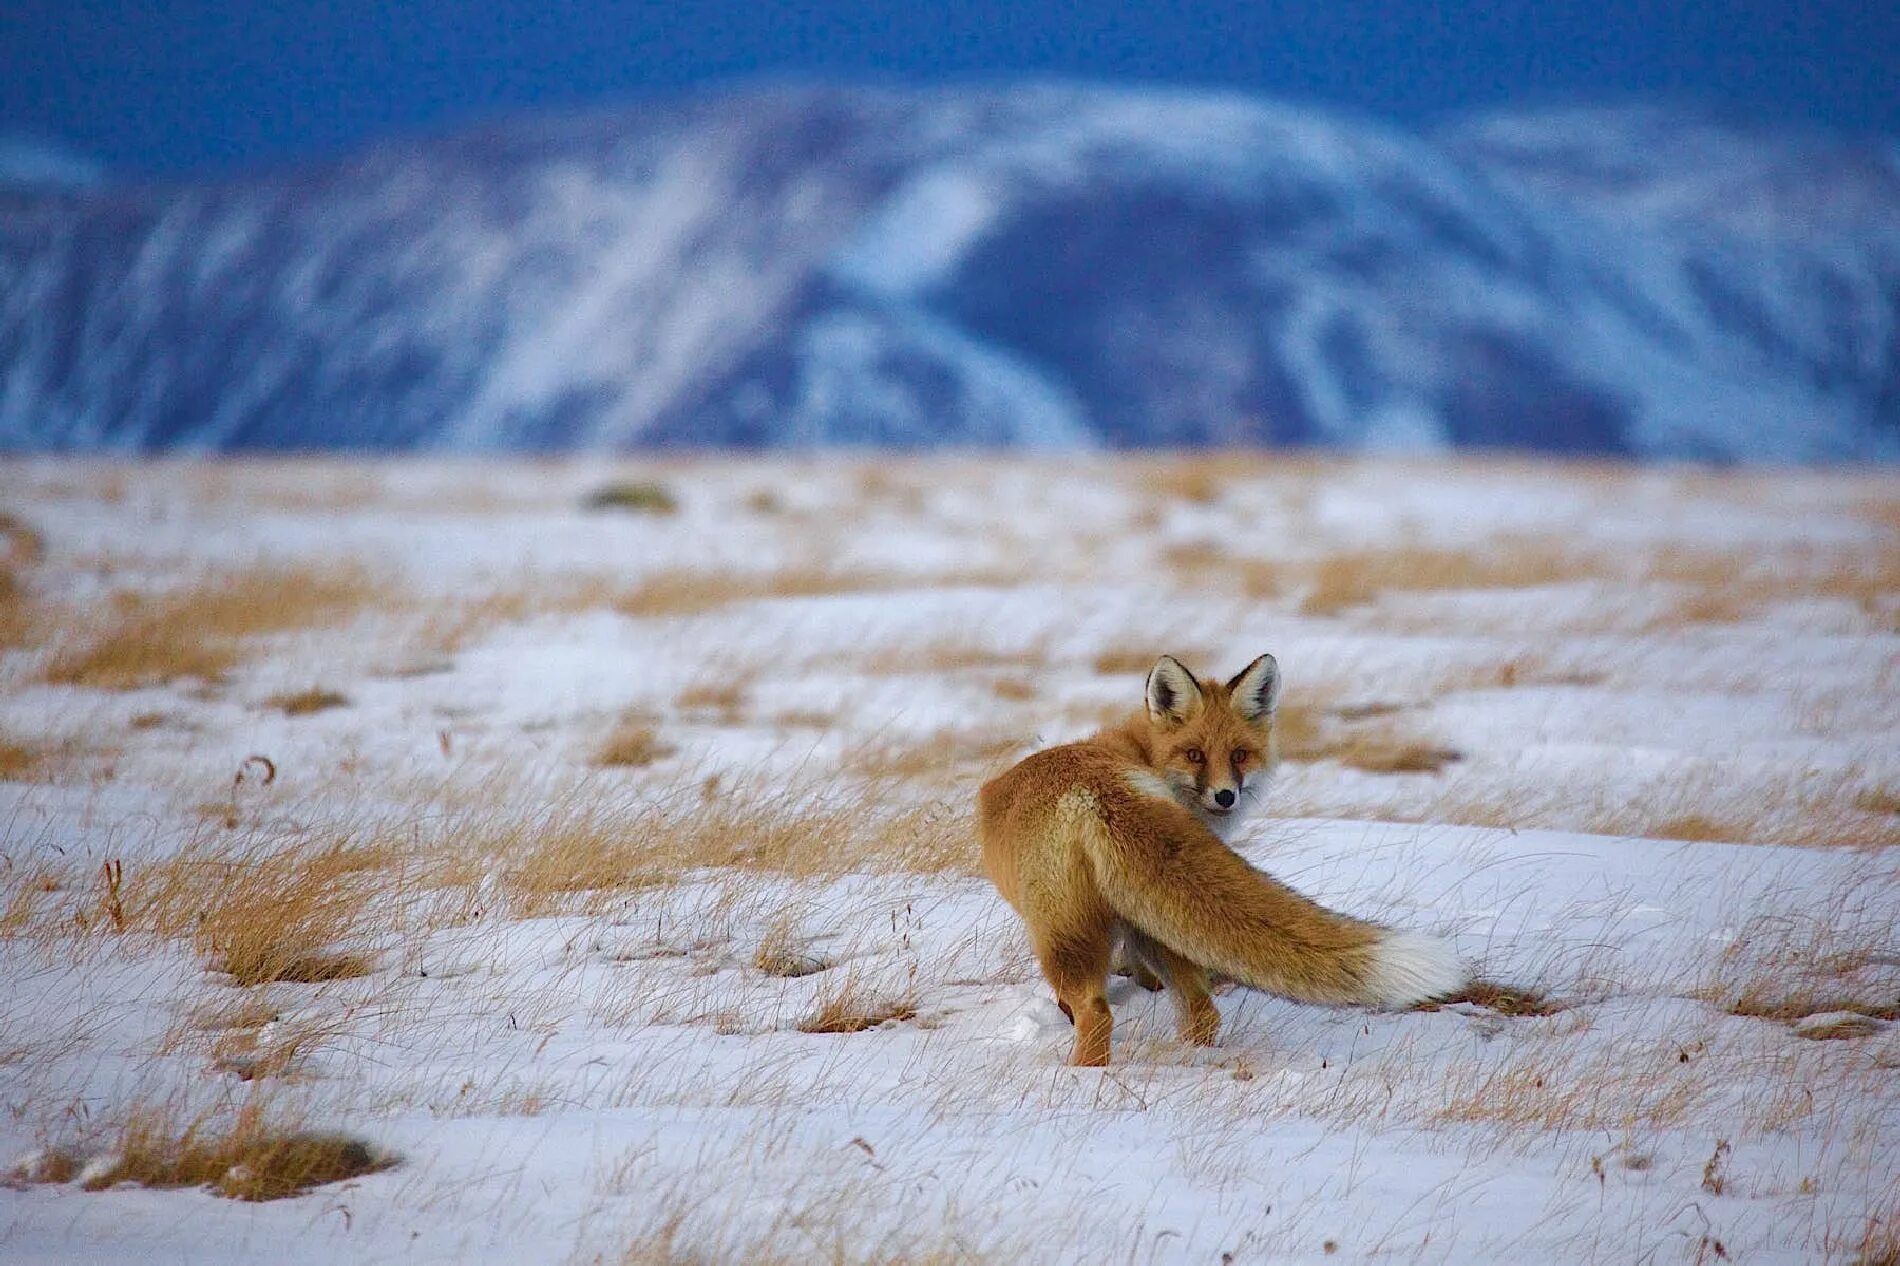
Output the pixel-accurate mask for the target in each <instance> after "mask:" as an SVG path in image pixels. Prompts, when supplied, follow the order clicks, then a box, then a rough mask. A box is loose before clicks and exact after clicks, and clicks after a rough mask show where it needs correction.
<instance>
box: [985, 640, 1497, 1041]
mask: <svg viewBox="0 0 1900 1266" xmlns="http://www.w3.org/2000/svg"><path fill="white" fill-rule="evenodd" d="M1279 693H1280V672H1279V666H1278V665H1277V664H1276V663H1275V661H1274V658H1273V656H1271V655H1262V656H1260V657H1259V658H1258V659H1256V660H1254V661H1253V663H1251V664H1249V665H1247V667H1246V668H1245V669H1243V670H1241V672H1240V673H1239V674H1237V675H1236V676H1235V677H1234V678H1233V679H1232V680H1231V681H1229V682H1227V683H1226V684H1225V685H1222V684H1220V683H1218V682H1207V683H1202V682H1201V681H1199V680H1198V679H1196V678H1195V676H1194V674H1192V673H1190V672H1189V671H1188V670H1187V669H1186V668H1185V667H1183V666H1182V665H1181V663H1180V662H1179V661H1178V660H1176V659H1174V658H1172V657H1171V656H1165V655H1164V656H1162V657H1161V659H1160V660H1159V661H1158V662H1157V663H1156V664H1155V666H1154V669H1153V670H1152V671H1151V672H1150V673H1149V674H1148V686H1147V706H1146V707H1145V709H1144V710H1143V712H1142V713H1141V714H1139V715H1137V716H1135V717H1133V718H1131V719H1130V720H1129V721H1128V722H1126V723H1125V724H1123V725H1120V726H1117V727H1113V728H1111V729H1108V730H1104V731H1102V732H1101V733H1099V734H1096V735H1094V736H1092V737H1091V738H1088V739H1085V740H1083V741H1082V742H1079V743H1068V744H1064V745H1062V746H1060V747H1052V748H1048V749H1046V750H1044V751H1041V752H1037V753H1035V754H1034V755H1032V756H1029V757H1026V758H1024V759H1023V760H1022V761H1021V762H1019V763H1018V764H1016V765H1015V766H1014V767H1013V768H1011V769H1009V770H1008V771H1006V772H1005V773H1003V774H1001V775H999V776H998V777H996V778H994V779H992V780H990V781H989V782H987V783H985V784H984V785H983V788H982V790H981V791H980V792H979V793H978V796H977V810H978V830H979V833H980V835H981V837H982V844H983V867H984V870H985V871H986V872H988V874H989V877H990V879H991V881H992V882H994V883H995V884H996V887H997V889H998V891H1000V892H1001V893H1002V894H1003V898H1004V899H1005V900H1006V901H1008V902H1009V904H1010V905H1011V906H1013V907H1014V908H1015V910H1016V912H1017V913H1018V914H1020V915H1021V916H1022V919H1023V922H1024V924H1025V925H1026V926H1027V927H1028V930H1029V940H1030V944H1031V946H1032V947H1033V948H1034V950H1035V953H1036V959H1037V961H1038V962H1039V963H1040V964H1041V967H1042V972H1043V975H1044V976H1045V977H1046V978H1047V979H1048V981H1049V983H1050V985H1052V986H1053V987H1054V988H1055V992H1056V1001H1057V1003H1058V1005H1060V1006H1061V1007H1062V1009H1063V1011H1064V1012H1065V1013H1067V1014H1068V1016H1069V1018H1070V1019H1071V1020H1072V1021H1074V1023H1075V1046H1074V1050H1073V1052H1072V1053H1071V1056H1070V1060H1069V1062H1070V1063H1072V1064H1084V1065H1104V1064H1107V1063H1108V1053H1109V1035H1110V1032H1111V1030H1112V1028H1113V1024H1114V1021H1113V1017H1112V1016H1111V1015H1110V1012H1109V1007H1108V999H1107V992H1106V990H1107V982H1108V974H1109V969H1110V966H1111V964H1112V963H1113V961H1114V959H1115V955H1116V952H1117V949H1118V948H1119V949H1120V950H1121V951H1122V953H1123V954H1124V955H1126V956H1127V957H1129V958H1132V959H1133V960H1135V962H1136V963H1137V964H1139V965H1140V966H1141V967H1145V968H1146V969H1147V970H1148V971H1151V972H1153V973H1154V975H1155V976H1157V977H1159V979H1160V981H1162V982H1165V983H1166V985H1167V986H1169V987H1170V988H1172V989H1173V990H1174V995H1175V1007H1176V1013H1177V1016H1178V1019H1179V1024H1180V1030H1181V1036H1182V1037H1183V1038H1184V1039H1185V1040H1187V1041H1190V1042H1194V1043H1198V1044H1201V1045H1212V1044H1213V1042H1214V1039H1215V1037H1216V1036H1217V1034H1218V1033H1219V1029H1220V1012H1219V1011H1218V1010H1216V1009H1215V1007H1214V1003H1213V999H1212V998H1211V996H1210V995H1209V992H1208V985H1209V973H1210V972H1218V973H1220V974H1221V975H1224V976H1227V977H1230V978H1232V979H1233V980H1235V981H1238V982H1239V983H1241V984H1245V985H1251V986H1253V987H1254V988H1257V989H1265V990H1268V991H1270V992H1272V993H1277V994H1282V995H1284V996H1286V997H1289V998H1294V999H1298V1000H1300V1001H1303V1002H1320V1003H1363V1004H1368V1005H1374V1006H1407V1005H1410V1004H1412V1003H1415V1002H1422V1001H1425V1000H1426V999H1429V998H1435V997H1442V996H1444V995H1446V994H1449V993H1453V992H1455V991H1457V990H1458V989H1460V988H1461V987H1463V985H1464V984H1465V973H1464V969H1463V967H1462V965H1461V964H1460V963H1459V961H1458V957H1457V955H1456V953H1455V952H1454V951H1453V949H1452V948H1451V946H1450V945H1449V944H1448V943H1447V942H1445V941H1442V940H1440V939H1438V938H1436V937H1432V936H1427V935H1423V934H1419V933H1412V932H1400V931H1394V930H1391V929H1388V928H1384V927H1380V926H1379V925H1377V924H1373V923H1365V922H1362V921H1360V920H1358V919H1353V918H1349V917H1347V916H1346V915H1343V914H1336V913H1334V912H1333V911H1331V910H1328V909H1326V908H1325V907H1323V906H1321V905H1319V904H1317V903H1316V902H1313V901H1310V900H1308V899H1307V898H1306V897H1303V896H1301V895H1300V894H1299V893H1297V892H1295V891H1293V890H1292V889H1291V888H1288V887H1287V886H1286V885H1284V884H1282V883H1280V882H1279V881H1277V880H1275V879H1273V878H1272V877H1271V876H1269V875H1266V874H1264V873H1262V872H1260V871H1258V870H1255V869H1254V868H1253V867H1252V866H1250V865H1248V864H1247V862H1246V860H1245V859H1244V858H1242V857H1241V856H1240V854H1238V853H1236V852H1234V851H1233V850H1232V849H1230V848H1229V847H1227V845H1226V844H1225V843H1224V842H1222V840H1221V838H1220V837H1219V835H1218V834H1217V833H1216V829H1215V828H1216V827H1218V826H1221V825H1224V824H1226V823H1228V822H1230V821H1232V820H1233V818H1234V817H1235V815H1236V813H1237V811H1238V810H1239V809H1240V808H1241V807H1242V803H1243V799H1242V798H1243V796H1244V795H1246V794H1248V793H1249V792H1250V791H1253V792H1257V791H1258V789H1259V788H1260V787H1261V786H1263V785H1264V780H1265V777H1266V775H1267V773H1268V772H1269V771H1270V769H1271V766H1272V723H1273V712H1274V709H1275V707H1276V705H1277V703H1278V700H1279Z"/></svg>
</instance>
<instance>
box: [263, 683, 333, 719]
mask: <svg viewBox="0 0 1900 1266" xmlns="http://www.w3.org/2000/svg"><path fill="white" fill-rule="evenodd" d="M349 705H350V699H349V696H348V695H345V694H341V693H339V692H338V691H335V690H323V689H320V688H318V687H316V686H312V687H311V688H310V689H308V690H298V691H295V692H291V693H286V694H277V695H272V696H271V697H270V698H268V699H266V700H264V706H265V707H269V708H276V709H277V710H278V711H279V712H282V713H283V714H284V715H285V716H290V717H300V716H307V715H309V714H310V713H312V712H322V711H324V710H325V709H328V708H347V707H349Z"/></svg>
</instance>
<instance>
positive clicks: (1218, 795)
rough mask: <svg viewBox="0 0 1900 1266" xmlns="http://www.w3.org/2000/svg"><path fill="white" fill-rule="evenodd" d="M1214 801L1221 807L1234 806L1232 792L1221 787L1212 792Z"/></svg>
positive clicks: (1229, 807) (1228, 807)
mask: <svg viewBox="0 0 1900 1266" xmlns="http://www.w3.org/2000/svg"><path fill="white" fill-rule="evenodd" d="M1214 803H1215V804H1217V805H1219V806H1220V807H1221V808H1223V809H1231V808H1233V807H1234V793H1233V792H1231V791H1229V790H1227V788H1225V787H1222V788H1221V789H1220V790H1219V791H1217V792H1215V793H1214Z"/></svg>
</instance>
